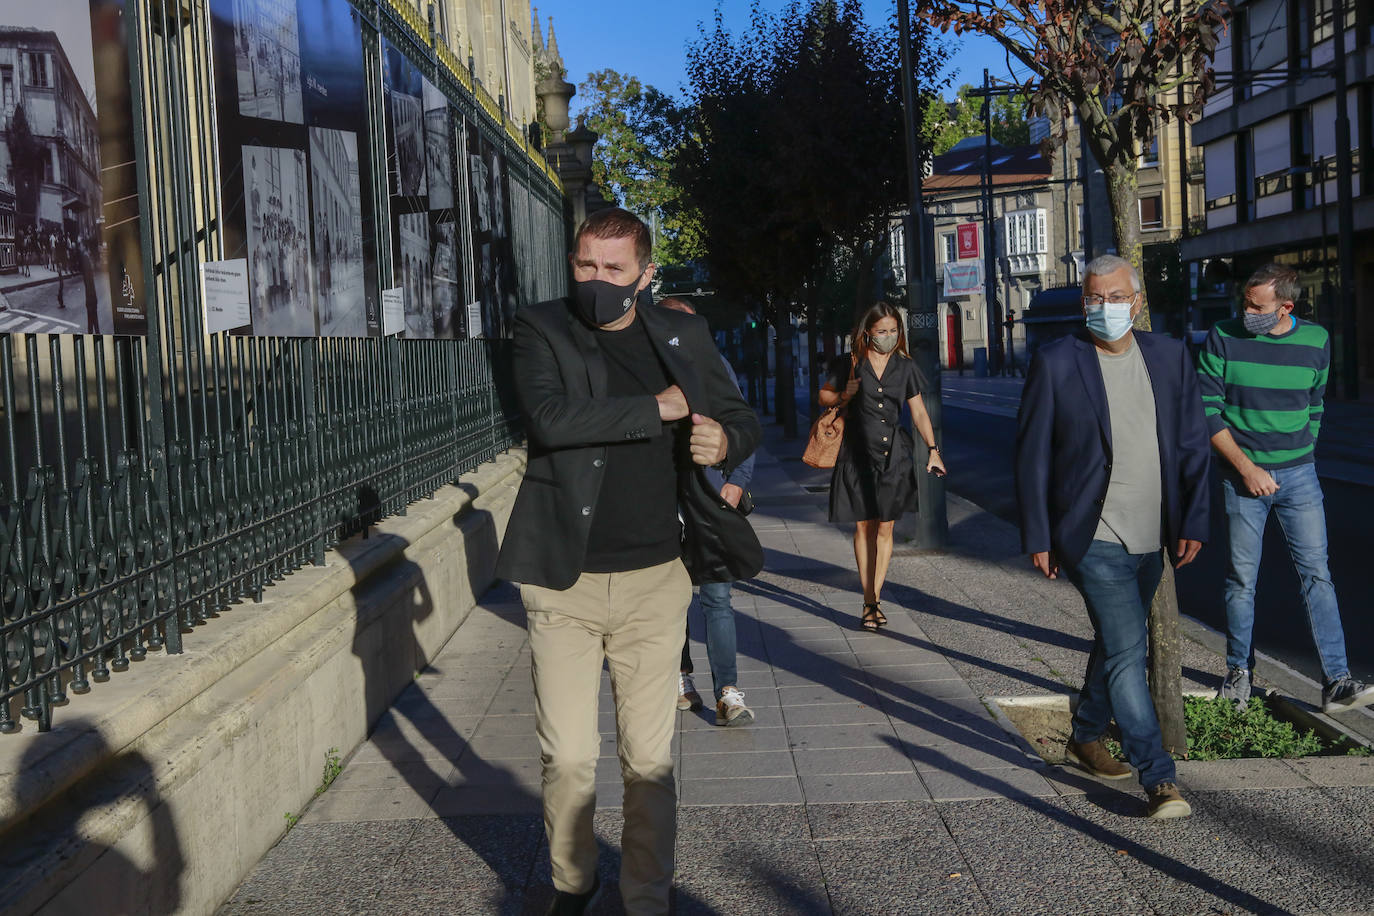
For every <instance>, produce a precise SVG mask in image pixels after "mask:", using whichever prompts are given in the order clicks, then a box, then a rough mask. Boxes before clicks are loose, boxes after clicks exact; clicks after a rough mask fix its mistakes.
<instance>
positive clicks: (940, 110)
mask: <svg viewBox="0 0 1374 916" xmlns="http://www.w3.org/2000/svg"><path fill="white" fill-rule="evenodd" d="M973 90H974V87H973V86H970V85H968V84H967V83H965V84H964V85H962V86H960V87H959V91H958V93H957V94H956V95H955V97H954V100H953V101H949V102H945V101H941V100H933V101H931V102H930V103H929V104H928V106H927V108H926V116H925V122H924V125H925V135H926V136H927V137H928V138H929V142H930V149H931V153H932V154H933V155H936V156H939V155H941V154H942V153H947V152H949V150H950V148H951V147H952V146H954V144H956V143H958V142H959V141H960V140H965V139H967V138H969V137H981V136H982V135H983V109H982V105H983V102H982V99H980V98H978V97H977V96H971V95H970V94H969V93H971V92H973ZM1026 107H1027V100H1026V96H1025V95H1023V94H1021V93H1016V94H1015V95H1006V96H994V97H993V99H992V139H994V140H996V141H997V142H998V143H1000V144H1002V145H1003V146H1025V145H1026V144H1027V143H1030V125H1029V124H1028V123H1027V122H1026Z"/></svg>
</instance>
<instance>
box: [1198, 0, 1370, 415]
mask: <svg viewBox="0 0 1374 916" xmlns="http://www.w3.org/2000/svg"><path fill="white" fill-rule="evenodd" d="M1338 15H1340V16H1342V17H1343V21H1338V20H1337V16H1338ZM1230 19H1231V23H1230V28H1229V29H1228V30H1227V32H1226V34H1225V35H1224V36H1223V37H1222V39H1221V44H1220V45H1219V47H1218V49H1217V54H1216V68H1217V70H1218V71H1221V72H1222V73H1228V72H1230V73H1236V74H1237V76H1236V78H1233V79H1230V80H1226V79H1224V78H1223V79H1220V80H1219V81H1218V89H1217V90H1216V92H1215V93H1214V94H1213V95H1212V97H1211V98H1210V99H1209V101H1208V103H1207V107H1206V111H1205V113H1204V116H1203V117H1202V119H1201V120H1200V121H1199V122H1198V123H1197V124H1195V125H1194V126H1193V139H1194V142H1195V144H1196V146H1197V150H1198V153H1199V154H1200V160H1201V162H1200V164H1201V165H1202V167H1203V176H1204V177H1203V184H1202V187H1203V188H1204V197H1205V202H1204V209H1203V210H1202V220H1201V222H1202V225H1201V226H1199V228H1200V229H1201V230H1202V231H1201V232H1200V233H1199V234H1197V235H1196V236H1194V237H1192V238H1189V239H1188V240H1186V241H1185V242H1184V243H1183V256H1184V258H1185V260H1186V261H1187V262H1188V266H1189V270H1190V277H1191V283H1192V287H1193V300H1194V301H1193V321H1194V325H1195V326H1196V327H1199V328H1206V327H1210V325H1211V324H1212V323H1213V322H1215V321H1216V320H1217V319H1219V318H1223V317H1226V316H1228V315H1230V314H1233V313H1234V312H1235V310H1236V308H1237V306H1238V302H1239V293H1238V290H1237V284H1238V282H1243V281H1244V279H1245V277H1246V276H1247V275H1248V274H1249V273H1250V272H1251V271H1253V270H1254V269H1255V268H1256V267H1257V266H1259V265H1260V264H1262V263H1264V262H1265V261H1271V260H1273V261H1280V262H1283V263H1286V264H1288V265H1290V266H1292V267H1294V268H1295V269H1296V270H1297V271H1298V276H1299V281H1300V283H1301V286H1302V291H1303V292H1302V299H1301V301H1300V302H1299V304H1298V313H1299V314H1300V315H1302V316H1303V317H1307V318H1311V319H1313V320H1315V321H1317V322H1319V323H1321V324H1322V325H1324V326H1326V327H1327V329H1328V330H1329V331H1331V332H1332V377H1331V383H1330V384H1329V386H1328V392H1329V396H1332V397H1350V396H1352V395H1353V396H1361V395H1362V396H1364V397H1371V396H1374V193H1371V191H1374V187H1370V186H1369V183H1368V182H1365V181H1364V175H1363V169H1362V164H1364V163H1368V162H1370V161H1374V160H1372V159H1371V156H1374V134H1371V126H1372V125H1374V40H1372V39H1374V2H1371V0H1233V2H1232V3H1231V12H1230ZM1342 30H1343V32H1344V36H1345V50H1346V82H1347V87H1348V89H1347V92H1346V93H1345V98H1344V99H1343V100H1342V99H1338V98H1337V96H1336V80H1335V75H1334V72H1333V64H1334V61H1335V55H1336V38H1335V36H1336V34H1337V32H1338V31H1342ZM1342 103H1343V104H1344V105H1345V110H1346V113H1347V115H1348V117H1349V122H1350V158H1351V165H1352V174H1351V190H1352V195H1353V196H1352V201H1351V207H1352V211H1353V216H1354V238H1353V240H1352V248H1353V251H1354V261H1355V263H1354V276H1355V284H1354V295H1353V315H1352V316H1351V318H1347V316H1346V315H1345V314H1344V313H1343V311H1342V307H1341V297H1340V296H1339V292H1338V287H1339V279H1340V267H1339V263H1338V260H1337V251H1338V236H1337V227H1338V182H1337V181H1336V127H1335V125H1336V114H1337V106H1338V105H1341V104H1342ZM1352 319H1353V320H1352ZM1348 330H1353V335H1350V334H1348ZM1348 338H1349V339H1348Z"/></svg>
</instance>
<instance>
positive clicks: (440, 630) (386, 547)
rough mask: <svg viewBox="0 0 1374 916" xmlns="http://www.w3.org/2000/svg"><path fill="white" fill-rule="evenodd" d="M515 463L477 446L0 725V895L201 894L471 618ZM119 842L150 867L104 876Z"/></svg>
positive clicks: (168, 900) (26, 902)
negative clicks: (364, 525)
mask: <svg viewBox="0 0 1374 916" xmlns="http://www.w3.org/2000/svg"><path fill="white" fill-rule="evenodd" d="M523 469H524V454H523V452H511V453H508V454H506V455H502V456H500V457H498V458H497V459H496V460H495V461H493V462H488V463H487V464H484V465H483V466H481V467H480V468H478V469H476V470H475V471H473V472H472V473H470V474H467V475H464V477H463V478H462V480H461V481H460V482H459V484H458V485H457V486H448V487H445V488H444V489H442V490H440V491H439V492H438V493H437V494H436V495H435V496H434V497H433V498H432V499H430V500H426V501H422V502H420V503H417V504H414V505H412V506H411V507H410V508H409V511H408V514H407V515H405V516H396V517H393V518H389V519H387V520H385V521H383V522H382V523H381V524H379V525H378V526H376V527H375V528H374V529H372V531H371V532H370V536H369V537H368V538H366V539H363V538H358V537H355V538H353V539H351V540H350V541H348V542H346V543H345V544H343V545H340V547H339V548H338V549H337V550H334V551H330V552H329V554H328V555H327V556H326V561H325V564H324V565H323V566H320V567H307V568H305V569H302V570H300V571H298V572H296V573H294V574H292V575H291V576H288V577H287V578H286V579H284V580H283V581H281V582H279V583H277V584H275V585H273V586H272V587H270V588H269V589H267V591H266V593H265V595H264V600H263V601H262V602H261V603H260V604H253V603H251V602H245V603H242V604H239V605H236V606H233V607H231V608H229V609H226V610H225V611H224V612H222V613H221V615H220V617H219V619H217V620H214V621H213V622H212V623H211V625H210V626H208V627H206V628H204V630H203V631H198V632H196V633H194V634H189V635H188V638H187V640H186V647H187V648H186V652H185V653H184V654H183V655H182V656H181V657H179V658H169V659H157V658H156V657H155V656H150V657H149V658H148V659H147V660H145V661H143V662H140V663H139V664H137V665H135V666H133V667H132V668H131V670H129V671H128V672H125V673H122V674H118V675H115V676H114V677H112V678H111V680H110V681H109V682H108V683H106V684H102V685H100V686H99V688H98V689H96V690H94V691H92V692H91V693H90V694H89V695H87V696H83V697H80V698H79V699H78V700H76V701H75V702H73V703H72V705H71V706H69V707H67V708H65V709H63V710H61V711H60V712H59V714H58V716H57V717H56V721H55V723H54V727H53V730H52V732H49V733H47V734H42V735H40V734H38V733H37V731H36V730H29V731H28V732H27V733H25V734H20V735H16V736H8V737H6V738H5V740H3V741H0V824H3V827H0V851H2V852H3V854H0V861H3V862H4V863H5V866H4V869H3V871H0V899H4V900H6V901H7V907H10V906H13V907H14V909H13V910H8V909H7V912H16V913H28V912H35V911H38V910H42V909H49V908H50V909H53V910H55V911H64V906H68V905H77V901H79V900H80V899H82V897H81V896H80V895H83V894H84V895H85V898H86V899H88V900H89V898H90V895H91V893H92V891H93V890H94V889H95V888H100V889H101V891H100V892H101V893H105V892H106V891H107V890H112V888H109V887H108V885H109V883H110V882H111V881H114V882H115V884H116V886H117V887H118V889H119V890H120V891H123V893H121V894H120V895H119V896H118V897H117V898H114V899H120V900H123V901H126V902H130V903H132V902H138V903H139V904H141V905H140V906H138V907H136V908H135V909H138V910H142V911H145V912H166V911H172V910H176V911H185V912H209V911H212V910H213V909H214V907H215V906H217V905H218V903H219V902H220V900H222V899H223V898H224V896H226V895H227V894H228V893H230V892H232V890H233V888H234V886H235V885H236V884H237V883H238V881H239V879H240V878H241V877H242V875H243V874H245V873H246V872H247V871H248V870H249V869H251V868H252V867H253V865H254V864H255V863H256V862H257V860H258V859H259V858H260V857H261V855H262V854H263V853H264V852H265V851H266V850H267V849H268V848H270V847H271V846H272V844H273V843H275V842H276V840H277V839H278V838H279V837H280V836H281V834H282V833H283V832H284V831H285V829H286V821H285V819H284V818H283V816H282V815H283V812H294V811H299V810H300V809H301V808H302V807H303V806H304V804H305V803H306V802H307V801H308V800H309V799H310V797H311V796H312V794H313V792H314V788H315V785H316V784H317V783H318V782H319V772H320V764H321V754H322V753H323V752H324V751H325V750H327V749H328V748H329V747H338V748H339V750H340V752H341V753H342V754H343V755H347V754H348V753H349V752H350V751H351V750H352V748H353V747H354V746H356V744H357V743H358V742H360V741H361V740H362V739H363V738H364V737H365V736H366V734H367V731H368V729H369V728H370V726H371V724H372V721H373V720H374V719H375V718H376V716H378V715H380V714H381V713H383V712H384V711H385V710H386V708H387V706H388V705H389V703H390V701H391V699H393V698H394V696H395V695H396V694H397V693H398V692H399V691H400V690H401V689H402V688H403V687H404V686H405V685H406V684H408V683H409V682H410V680H411V678H412V677H413V675H414V673H415V671H416V670H418V669H420V668H423V667H424V666H425V664H427V662H428V659H430V658H433V657H434V656H435V655H436V654H437V653H438V651H439V650H440V648H441V647H442V646H443V644H444V643H445V642H447V640H448V638H449V637H450V636H451V635H452V634H453V632H454V631H455V630H456V629H457V627H458V626H459V625H460V624H461V623H462V621H463V620H464V619H466V617H467V615H468V613H469V612H470V611H471V609H472V607H473V606H474V605H475V603H476V599H477V596H479V595H480V594H481V593H482V592H483V591H484V590H485V589H486V587H487V586H488V585H489V584H490V582H491V581H492V578H493V570H494V566H495V559H496V545H497V544H499V542H500V536H501V534H502V531H503V529H504V526H505V519H506V517H507V516H508V514H509V511H510V507H511V505H512V503H513V501H514V494H515V492H516V488H517V487H518V483H519V478H520V476H521V474H522V472H523ZM455 556H456V557H458V558H460V559H461V558H462V557H464V556H466V557H467V560H468V563H467V564H466V566H465V564H463V563H462V562H457V563H455V562H454V558H455ZM417 596H418V600H417ZM93 777H98V778H93ZM216 810H218V812H219V815H220V816H219V817H215V816H213V812H214V811H216ZM226 810H231V811H234V812H236V814H235V817H234V818H233V820H232V823H231V824H226V823H225V822H224V819H223V816H222V815H223V813H224V811H226ZM140 824H145V825H147V827H148V829H147V830H143V831H139V830H137V829H135V828H137V827H138V826H139V825H140ZM159 827H161V832H162V833H163V834H168V833H170V834H172V835H173V836H175V837H177V838H178V839H177V841H176V842H175V844H173V845H174V846H175V848H174V849H172V850H170V851H169V850H166V849H159V848H158V847H159V846H162V845H166V844H165V842H159V837H158V836H157V835H156V834H157V833H158V832H159ZM140 833H144V834H147V833H151V834H153V835H152V842H151V844H149V843H148V842H147V841H148V837H147V836H142V837H140V836H138V834H140ZM164 839H165V837H164ZM150 845H151V848H150ZM125 847H128V849H129V851H128V853H126V854H125V857H126V858H127V859H129V860H130V861H135V862H140V863H143V862H149V863H151V867H152V869H153V870H154V873H151V874H150V873H144V872H140V870H139V869H137V868H133V869H127V868H126V869H125V870H126V871H129V872H130V874H129V875H125V876H115V875H111V874H100V872H101V871H102V869H100V868H97V867H95V865H96V860H97V859H112V858H113V857H114V856H113V854H114V853H116V852H119V851H121V850H122V849H123V848H125ZM160 867H161V868H164V869H166V870H168V871H171V872H174V873H172V874H167V875H162V874H157V873H156V870H157V869H159V868H160ZM88 878H89V880H87V879H88ZM150 878H152V879H154V880H149V879H150ZM159 885H161V887H159ZM64 901H65V902H64Z"/></svg>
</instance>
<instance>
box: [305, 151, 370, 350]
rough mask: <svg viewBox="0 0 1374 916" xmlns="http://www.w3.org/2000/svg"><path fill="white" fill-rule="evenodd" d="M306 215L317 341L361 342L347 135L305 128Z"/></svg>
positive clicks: (362, 304) (358, 214)
mask: <svg viewBox="0 0 1374 916" xmlns="http://www.w3.org/2000/svg"><path fill="white" fill-rule="evenodd" d="M310 209H311V213H312V216H313V220H312V221H313V224H314V230H315V291H316V298H315V305H316V309H317V310H318V312H319V320H320V336H322V337H365V336H367V301H366V287H365V285H364V283H363V257H362V254H363V251H362V249H363V246H362V233H363V222H362V202H361V200H360V194H359V188H358V138H357V135H356V134H355V133H353V132H352V131H346V130H329V129H327V128H323V127H312V128H310Z"/></svg>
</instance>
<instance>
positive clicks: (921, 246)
mask: <svg viewBox="0 0 1374 916" xmlns="http://www.w3.org/2000/svg"><path fill="white" fill-rule="evenodd" d="M897 34H898V41H899V43H900V44H901V77H902V115H903V121H904V124H903V127H904V130H903V133H904V136H905V139H906V170H907V180H908V184H909V190H910V195H909V201H908V203H909V206H908V218H907V231H906V232H905V233H904V235H905V236H906V246H907V249H906V255H907V257H906V263H907V271H906V291H907V306H908V309H909V311H910V317H909V319H908V322H907V337H908V339H909V341H910V342H911V351H912V352H911V355H912V358H913V359H915V360H916V366H917V368H918V369H919V370H920V372H921V375H922V376H923V377H924V378H925V380H926V383H927V385H928V388H927V389H926V391H924V392H922V399H923V400H924V402H925V408H926V413H928V414H929V415H930V425H931V427H932V428H933V429H934V431H935V444H936V445H939V444H940V440H941V436H942V433H943V427H944V424H943V420H942V411H941V408H940V363H939V355H938V353H939V349H940V328H939V326H938V324H937V323H936V307H935V258H934V251H933V250H932V249H933V244H932V243H933V239H932V238H931V236H930V233H929V229H928V226H927V223H926V215H925V208H924V206H923V204H922V201H921V164H920V147H919V145H918V144H919V141H918V139H917V136H916V125H917V123H918V121H917V117H916V78H915V68H914V59H913V56H912V47H911V11H910V9H909V8H908V5H907V0H897ZM913 457H914V458H915V460H917V461H918V462H919V464H918V465H917V467H918V469H919V468H922V467H924V466H925V460H924V459H925V450H924V449H923V448H922V447H921V446H917V447H916V455H915V456H913ZM916 491H917V497H918V499H919V509H918V510H917V514H916V546H917V547H918V548H921V549H923V550H940V549H943V548H944V546H945V544H946V543H947V542H948V540H949V519H948V518H947V516H946V514H945V484H944V480H943V478H940V477H937V476H935V475H934V474H925V473H921V472H920V471H919V470H918V471H917V473H916Z"/></svg>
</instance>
